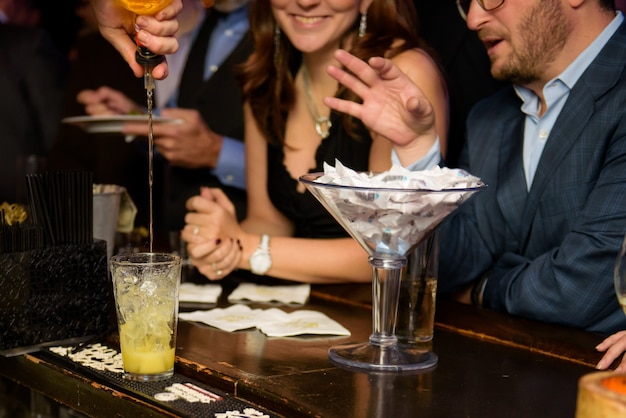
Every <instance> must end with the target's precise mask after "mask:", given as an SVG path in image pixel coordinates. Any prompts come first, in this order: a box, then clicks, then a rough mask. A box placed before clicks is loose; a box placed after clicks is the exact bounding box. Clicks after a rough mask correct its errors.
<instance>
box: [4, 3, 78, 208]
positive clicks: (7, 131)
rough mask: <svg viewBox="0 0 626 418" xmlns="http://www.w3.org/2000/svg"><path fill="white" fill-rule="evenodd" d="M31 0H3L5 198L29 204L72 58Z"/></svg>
mask: <svg viewBox="0 0 626 418" xmlns="http://www.w3.org/2000/svg"><path fill="white" fill-rule="evenodd" d="M40 16H41V12H40V9H39V8H38V6H37V4H36V3H35V2H34V1H31V0H0V92H2V93H1V94H2V100H0V150H1V153H0V202H3V201H7V202H10V203H26V180H25V175H26V174H29V173H34V172H37V171H40V170H42V169H43V168H44V167H45V163H46V158H47V156H48V153H49V151H50V148H51V147H52V143H53V140H54V136H55V134H56V132H57V128H58V124H59V115H60V114H59V109H60V107H61V102H62V101H63V94H64V88H65V80H66V69H67V67H66V58H65V57H64V56H63V54H61V53H60V52H59V50H58V48H57V47H56V45H55V44H54V43H53V42H52V40H51V38H50V36H49V34H48V33H47V32H46V31H44V30H43V29H42V28H41V27H40V26H39V19H40Z"/></svg>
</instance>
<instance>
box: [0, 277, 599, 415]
mask: <svg viewBox="0 0 626 418" xmlns="http://www.w3.org/2000/svg"><path fill="white" fill-rule="evenodd" d="M227 293H228V291H227V290H226V286H225V292H224V294H223V299H224V300H225V296H226V295H227ZM221 304H224V302H223V301H222V302H221ZM252 306H253V307H264V308H267V307H268V306H267V305H265V306H262V305H252ZM281 308H282V309H285V310H287V311H291V310H293V309H294V308H292V307H284V306H283V307H281ZM304 308H305V309H312V310H317V311H321V312H324V313H325V314H327V315H328V316H329V317H330V318H332V319H334V320H336V321H338V322H339V323H340V324H342V325H343V326H344V327H346V328H348V329H349V330H350V332H351V333H352V335H351V336H350V337H305V338H268V337H266V336H265V335H264V334H262V333H260V332H259V331H258V330H247V331H239V332H232V333H228V332H224V331H221V330H218V329H215V328H212V327H209V326H206V325H203V324H198V323H191V322H186V321H181V322H180V324H179V328H178V340H177V351H176V354H177V362H176V373H177V374H180V375H182V376H184V377H187V378H190V379H194V380H195V381H199V382H202V383H203V384H206V385H208V386H210V387H213V388H216V389H217V390H220V391H223V392H225V393H228V394H231V395H233V396H235V397H236V398H238V399H242V400H245V401H247V402H250V403H251V404H254V405H259V406H260V407H262V408H264V409H266V410H267V411H271V412H272V413H274V414H276V416H283V417H328V418H332V417H341V418H346V417H355V418H357V417H381V418H387V417H389V418H396V417H400V418H402V417H417V416H420V417H507V418H512V417H533V418H537V417H554V418H558V417H567V418H571V417H573V416H574V414H575V408H576V395H577V384H578V379H579V378H580V377H581V376H582V375H584V374H587V373H590V372H593V371H594V365H595V363H596V362H597V361H598V360H599V359H600V357H601V356H600V354H599V353H597V352H595V349H594V347H595V345H596V344H598V343H599V342H600V341H601V340H602V338H601V337H600V336H597V335H593V334H590V333H586V332H582V331H578V330H572V329H566V328H562V327H556V326H551V325H547V324H542V323H535V322H532V321H527V320H523V319H519V318H513V317H511V316H507V315H501V314H498V313H495V312H491V311H488V310H483V309H478V308H475V307H472V306H465V305H461V304H458V303H455V302H451V301H446V300H439V301H438V302H437V313H436V326H435V337H434V340H433V344H432V350H433V351H434V352H435V353H436V354H437V355H438V356H439V363H438V365H437V367H436V368H435V369H434V370H431V371H428V372H426V373H414V374H407V373H364V372H355V371H350V370H345V369H343V368H340V367H337V366H335V365H334V364H332V363H331V362H330V361H329V360H328V353H327V352H328V349H329V348H330V347H332V346H334V345H337V344H341V343H345V342H364V341H367V340H368V337H369V335H370V333H371V331H372V315H371V286H369V285H328V286H313V288H312V293H311V299H310V302H309V303H307V305H305V306H304ZM111 338H113V339H114V338H115V335H113V336H109V339H111ZM0 374H1V375H3V376H5V377H6V378H8V379H11V380H12V381H14V382H16V383H18V384H20V385H23V386H26V387H28V388H32V389H33V390H35V391H38V392H41V393H43V394H45V395H46V396H49V397H50V398H52V399H54V400H55V401H57V402H59V403H61V404H64V405H67V406H69V407H70V408H73V409H76V410H77V411H79V412H82V413H83V414H86V415H89V416H101V417H110V416H123V417H131V418H136V417H157V416H177V414H176V413H175V412H172V411H168V410H167V409H164V408H161V407H159V406H158V405H154V404H152V403H150V402H146V401H145V399H141V397H137V396H133V395H132V394H129V393H127V392H124V391H122V390H120V388H117V387H115V385H106V384H102V383H98V382H96V381H94V380H93V379H91V378H90V376H89V375H87V374H84V373H81V372H80V371H77V370H72V369H71V368H68V367H65V366H63V365H59V364H57V363H55V362H54V361H52V360H50V359H49V358H47V357H46V356H43V355H42V353H32V354H26V355H22V356H16V357H0Z"/></svg>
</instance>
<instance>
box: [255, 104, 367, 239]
mask: <svg viewBox="0 0 626 418" xmlns="http://www.w3.org/2000/svg"><path fill="white" fill-rule="evenodd" d="M331 121H332V123H333V128H331V131H330V135H329V136H328V137H327V138H326V139H324V140H322V142H321V144H320V146H319V147H318V149H317V152H316V155H315V162H316V166H315V168H314V169H312V170H311V171H310V172H316V171H323V170H324V162H326V163H328V164H330V165H332V166H334V165H335V159H337V160H339V161H340V162H341V163H342V164H343V165H344V166H346V167H349V168H351V169H353V170H357V171H367V170H368V162H369V152H370V148H371V144H372V139H371V137H370V135H369V133H368V131H367V130H366V129H365V127H364V126H363V125H359V134H360V136H359V139H358V140H355V139H353V138H351V137H350V136H349V135H348V133H347V132H346V131H345V130H344V129H343V126H342V123H341V118H340V117H339V116H338V115H337V114H336V113H333V115H332V117H331ZM297 186H298V179H294V178H292V177H291V175H290V174H289V172H288V171H287V169H286V168H285V165H284V153H283V147H282V145H268V185H267V187H268V192H269V196H270V199H271V200H272V203H273V204H274V206H276V208H277V209H278V210H280V211H281V212H282V213H283V214H284V215H285V216H286V217H288V218H289V219H290V220H291V221H292V222H293V223H294V226H295V233H294V236H295V237H298V238H338V237H347V236H348V234H347V232H345V230H344V229H343V227H342V226H341V225H339V224H338V223H337V221H335V219H334V218H333V217H332V216H331V215H330V213H328V211H327V210H326V209H324V207H323V206H322V205H321V204H320V203H319V202H318V200H317V199H316V198H315V197H314V196H313V195H312V194H311V193H309V192H308V191H306V192H305V193H300V192H298V189H297Z"/></svg>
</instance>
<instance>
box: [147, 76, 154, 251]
mask: <svg viewBox="0 0 626 418" xmlns="http://www.w3.org/2000/svg"><path fill="white" fill-rule="evenodd" d="M153 97H154V88H150V87H148V88H146V102H147V105H148V187H149V200H148V202H149V207H150V220H149V225H148V237H149V238H148V239H149V243H150V247H149V248H150V252H152V245H153V241H154V234H153V229H154V227H153V218H152V217H153V210H152V205H153V202H152V182H153V178H154V175H153V167H152V165H153V159H154V134H153V132H152V106H153V102H154V100H153Z"/></svg>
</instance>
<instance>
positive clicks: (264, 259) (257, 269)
mask: <svg viewBox="0 0 626 418" xmlns="http://www.w3.org/2000/svg"><path fill="white" fill-rule="evenodd" d="M271 266H272V259H271V258H270V255H269V253H267V252H257V253H254V254H253V255H252V257H250V267H251V268H252V272H253V273H257V274H263V273H265V272H266V271H267V270H269V268H270V267H271Z"/></svg>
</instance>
